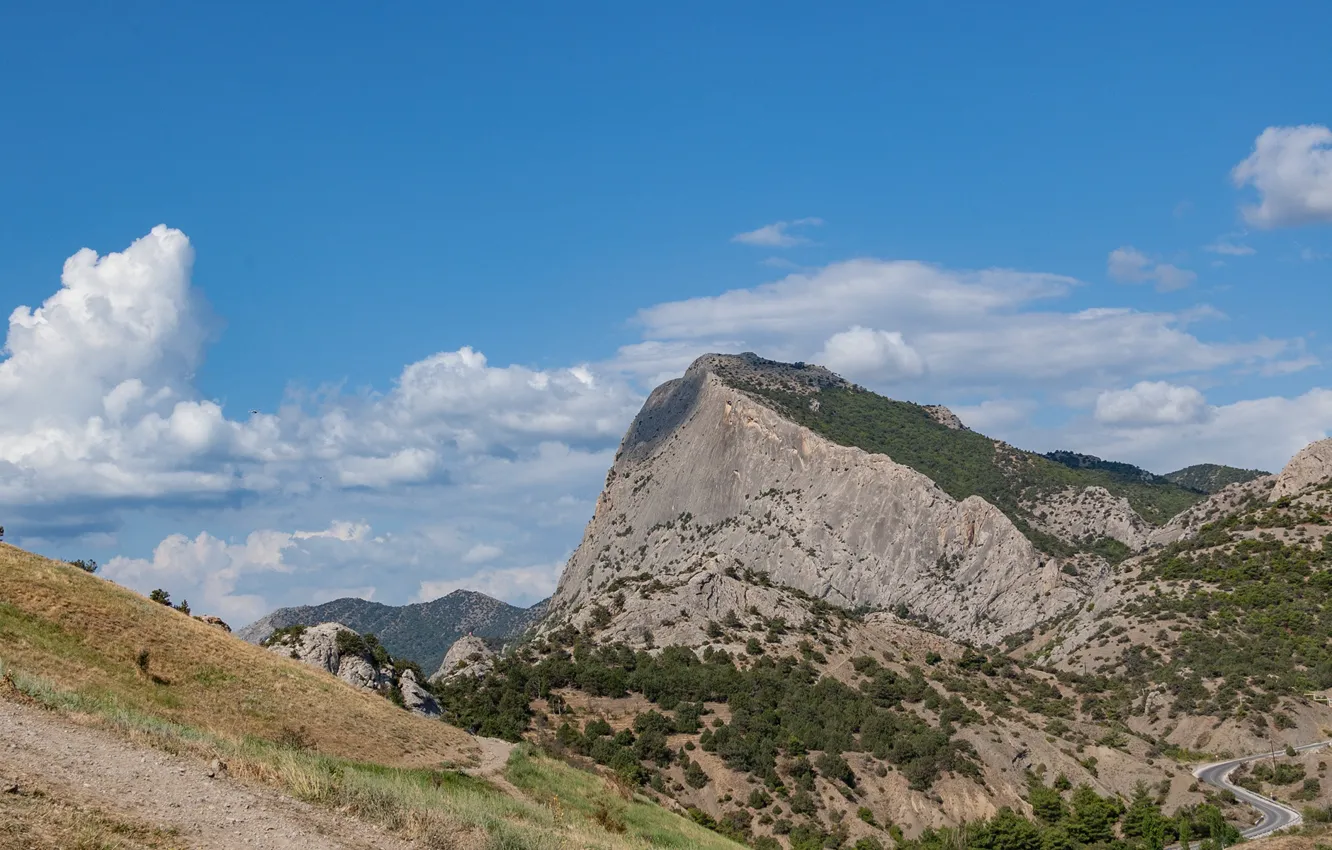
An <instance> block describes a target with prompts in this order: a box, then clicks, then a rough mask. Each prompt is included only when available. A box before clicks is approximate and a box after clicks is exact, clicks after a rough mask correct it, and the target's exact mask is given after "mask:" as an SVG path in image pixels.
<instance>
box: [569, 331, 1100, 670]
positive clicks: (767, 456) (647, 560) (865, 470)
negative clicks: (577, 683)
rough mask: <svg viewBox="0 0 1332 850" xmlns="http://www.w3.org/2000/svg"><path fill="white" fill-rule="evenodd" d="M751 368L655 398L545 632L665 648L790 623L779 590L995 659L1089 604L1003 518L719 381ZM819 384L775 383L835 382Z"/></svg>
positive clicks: (701, 370)
mask: <svg viewBox="0 0 1332 850" xmlns="http://www.w3.org/2000/svg"><path fill="white" fill-rule="evenodd" d="M744 367H745V361H744V358H743V356H741V357H738V358H737V357H726V356H721V355H708V356H706V357H704V358H700V359H699V360H698V361H696V362H695V363H694V365H693V366H691V367H690V369H689V370H688V372H686V374H685V376H684V377H683V378H681V379H678V380H674V381H670V382H668V383H666V384H664V385H662V386H661V387H658V388H657V389H656V390H655V391H654V392H653V393H652V394H651V396H650V397H649V398H648V400H647V402H646V404H645V405H644V406H643V409H642V411H641V412H640V413H639V415H638V417H637V418H636V419H635V420H634V423H633V424H632V425H631V426H630V429H629V432H628V433H627V435H626V436H625V438H624V441H623V443H622V445H621V449H620V452H619V454H618V455H617V458H616V461H615V464H614V466H613V467H612V468H611V470H610V473H609V475H608V477H607V481H606V487H605V489H604V490H603V492H602V494H601V497H600V498H599V499H598V502H597V508H596V513H595V515H594V516H593V518H592V521H591V523H589V525H588V527H587V530H586V532H585V534H584V537H583V541H582V544H581V545H580V546H579V548H578V550H577V551H576V552H575V553H574V555H573V557H572V558H571V559H570V561H569V564H568V565H567V567H566V568H565V572H564V574H563V576H562V577H561V580H560V584H559V588H558V589H557V591H556V593H555V596H554V597H553V598H552V600H551V604H550V611H551V614H550V616H549V617H548V618H547V621H546V625H545V628H552V627H554V626H555V625H557V624H559V623H561V622H566V621H568V622H574V623H575V624H579V625H581V624H584V623H586V622H587V621H588V619H589V618H598V619H599V620H601V621H603V622H601V623H599V624H598V625H599V626H600V627H602V628H603V629H604V630H605V631H608V632H611V633H623V634H622V637H623V638H624V639H629V640H631V641H632V640H633V639H634V638H635V637H636V636H635V634H634V633H633V630H634V629H637V630H639V631H641V630H642V629H648V630H651V631H653V632H654V634H656V637H657V639H658V642H659V643H662V644H665V643H666V642H668V641H667V640H665V639H663V638H664V636H663V635H662V634H660V633H657V631H656V630H657V629H658V628H661V627H665V628H673V627H677V626H678V624H679V623H680V622H681V621H689V622H692V623H695V624H697V623H699V622H700V621H703V622H706V620H707V619H709V618H713V619H720V618H721V617H723V616H725V615H726V614H727V612H728V611H735V612H736V613H743V612H744V611H745V610H748V609H749V608H750V607H751V606H752V607H753V608H755V609H757V610H758V611H759V613H762V614H763V616H765V617H771V616H775V614H774V613H771V612H775V611H779V610H781V609H782V608H783V607H786V608H792V607H793V605H794V603H793V602H792V600H791V599H790V598H789V595H788V596H783V594H782V592H781V588H782V587H783V586H785V587H790V588H795V589H796V590H798V591H800V592H802V593H803V594H807V595H808V596H811V597H815V598H818V599H824V600H826V601H828V602H831V603H834V604H836V605H839V606H843V607H846V608H853V609H854V608H860V607H870V608H877V609H883V610H887V611H897V612H898V613H907V614H910V615H911V616H912V617H915V618H920V619H928V620H929V621H931V622H933V623H935V624H936V625H937V626H938V627H939V628H940V629H941V630H942V631H943V632H944V633H945V634H948V635H950V636H952V637H956V638H960V639H965V640H969V641H977V642H993V641H997V640H999V639H1001V638H1003V637H1004V636H1006V635H1009V634H1013V633H1016V632H1020V631H1022V630H1024V629H1026V628H1028V627H1030V626H1032V625H1035V624H1036V623H1039V622H1041V621H1044V620H1047V619H1049V618H1051V617H1053V616H1055V615H1057V614H1059V613H1060V612H1061V611H1063V610H1065V609H1067V608H1069V607H1070V606H1072V605H1075V604H1080V602H1081V601H1082V598H1083V595H1084V593H1085V591H1084V590H1083V589H1082V587H1081V586H1079V585H1078V584H1076V583H1075V580H1074V579H1072V578H1070V577H1069V576H1066V575H1064V574H1063V573H1061V571H1060V569H1059V567H1060V564H1059V563H1057V562H1056V561H1055V560H1054V559H1052V558H1049V557H1046V556H1043V555H1041V554H1040V553H1038V552H1037V551H1036V550H1035V549H1034V548H1033V546H1032V545H1031V543H1030V542H1029V541H1028V540H1027V539H1026V537H1024V536H1023V535H1022V533H1021V532H1020V531H1019V530H1018V529H1017V528H1016V527H1015V526H1014V525H1013V523H1012V522H1011V521H1010V520H1009V519H1008V518H1007V517H1006V516H1005V515H1004V514H1003V513H1002V512H1001V511H999V510H998V509H997V508H995V507H994V506H993V505H991V504H989V503H988V502H986V501H985V500H984V499H982V498H980V497H977V496H972V497H968V498H966V499H963V500H962V501H960V502H959V501H955V500H954V499H952V498H951V497H949V496H948V495H947V494H946V493H944V492H943V491H942V490H940V489H939V488H938V487H937V486H935V484H934V483H933V482H932V481H930V480H929V479H928V478H927V477H925V476H924V475H921V474H920V473H918V472H916V471H914V470H912V469H910V468H908V467H906V466H902V465H900V464H897V463H894V462H893V460H892V459H891V458H889V457H887V456H885V455H880V454H868V453H866V452H864V451H862V450H860V449H857V448H850V447H845V446H839V445H836V444H834V443H832V442H829V441H828V440H825V439H823V438H821V437H819V436H818V435H816V434H815V433H813V432H812V431H810V430H808V429H806V428H804V427H802V426H799V425H796V424H794V423H793V422H791V421H789V420H787V419H785V418H784V417H782V416H780V415H779V414H778V413H776V412H775V411H774V410H772V409H771V408H769V407H767V406H766V405H764V404H762V403H760V402H759V401H757V400H755V399H754V398H753V397H751V396H750V395H748V394H746V393H745V392H742V391H740V390H738V389H735V388H734V387H733V385H732V384H733V383H734V380H732V381H731V383H728V381H727V380H724V379H723V377H722V376H727V375H729V376H732V377H733V375H734V373H735V372H736V371H737V370H743V369H744ZM787 368H789V367H787ZM796 368H797V369H798V368H799V364H797V367H796ZM825 371H826V370H811V369H806V370H805V371H803V372H796V373H795V374H793V375H778V376H777V379H780V380H785V381H787V384H788V386H789V387H798V386H800V385H801V382H806V385H808V383H809V382H815V383H817V382H819V381H820V380H823V381H838V382H840V381H841V379H840V378H837V377H836V376H834V375H832V373H826V375H825V374H824V372H825ZM767 377H772V376H767ZM752 383H754V382H753V381H751V384H752ZM813 401H814V399H811V402H813ZM761 577H762V578H761ZM756 579H757V580H756ZM765 583H766V584H768V585H770V586H764V585H765ZM794 607H795V608H798V607H799V606H798V605H797V606H794ZM736 609H739V610H736ZM784 616H785V615H784ZM790 617H791V618H794V619H797V620H798V619H800V613H799V611H798V610H792V611H790ZM788 619H790V618H788ZM631 623H632V625H633V629H628V626H629V624H631ZM627 629H628V630H627ZM626 630H627V633H626Z"/></svg>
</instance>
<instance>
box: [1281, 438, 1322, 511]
mask: <svg viewBox="0 0 1332 850" xmlns="http://www.w3.org/2000/svg"><path fill="white" fill-rule="evenodd" d="M1327 481H1332V439H1327V440H1319V441H1318V442H1316V443H1310V444H1309V445H1307V446H1305V447H1304V448H1303V449H1301V450H1300V451H1299V453H1297V454H1296V455H1295V457H1293V458H1291V459H1290V462H1289V463H1287V464H1286V466H1285V468H1284V469H1282V470H1281V473H1280V474H1279V475H1277V477H1276V485H1275V486H1273V487H1272V492H1271V494H1270V495H1269V496H1268V499H1269V500H1270V501H1273V502H1275V501H1276V500H1278V499H1281V498H1284V497H1286V496H1294V495H1296V494H1297V493H1300V492H1301V491H1303V490H1307V489H1309V488H1310V487H1316V486H1317V485H1319V484H1323V483H1325V482H1327Z"/></svg>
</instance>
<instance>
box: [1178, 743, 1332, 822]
mask: <svg viewBox="0 0 1332 850" xmlns="http://www.w3.org/2000/svg"><path fill="white" fill-rule="evenodd" d="M1329 745H1332V741H1319V742H1318V743H1316V744H1305V745H1304V746H1302V747H1296V748H1295V750H1296V752H1301V753H1307V752H1309V751H1310V750H1316V749H1319V748H1320V747H1326V746H1329ZM1284 754H1285V749H1284V748H1283V749H1280V750H1273V751H1272V752H1270V753H1259V754H1258V755H1256V756H1244V757H1243V758H1237V759H1230V760H1229V761H1218V762H1213V763H1212V764H1204V765H1201V766H1199V767H1197V768H1195V769H1194V771H1193V775H1194V776H1196V777H1198V779H1200V780H1202V781H1203V782H1206V783H1207V784H1208V785H1211V786H1213V787H1215V788H1222V789H1224V790H1226V791H1229V792H1231V793H1232V794H1234V795H1235V796H1236V797H1238V798H1239V799H1241V800H1243V801H1244V802H1246V803H1248V804H1249V805H1250V806H1253V807H1254V808H1255V809H1257V810H1258V813H1259V814H1261V815H1262V816H1263V817H1262V819H1261V820H1259V821H1258V823H1256V824H1254V825H1253V826H1251V827H1249V828H1248V829H1246V830H1243V831H1242V834H1243V835H1244V837H1245V838H1260V837H1262V836H1264V835H1267V834H1269V833H1272V832H1276V831H1277V830H1278V829H1285V828H1286V827H1288V826H1296V825H1298V824H1299V823H1301V821H1302V820H1303V818H1301V817H1300V813H1299V812H1297V811H1295V810H1294V809H1292V808H1291V807H1290V806H1286V805H1283V804H1281V803H1278V802H1277V801H1276V800H1269V799H1268V798H1267V797H1264V796H1263V795H1261V794H1255V793H1253V792H1252V791H1250V790H1248V789H1246V788H1241V787H1239V786H1238V785H1232V784H1231V782H1230V774H1231V773H1232V772H1234V770H1235V768H1237V767H1239V766H1240V765H1242V764H1248V763H1249V762H1254V761H1258V760H1260V759H1265V758H1271V757H1272V756H1279V755H1284Z"/></svg>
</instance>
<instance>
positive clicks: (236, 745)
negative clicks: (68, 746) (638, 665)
mask: <svg viewBox="0 0 1332 850" xmlns="http://www.w3.org/2000/svg"><path fill="white" fill-rule="evenodd" d="M144 653H146V663H142V664H141V663H140V660H141V659H145V655H144ZM5 698H11V699H12V698H19V699H25V700H30V701H35V702H38V703H40V704H43V705H45V706H47V707H49V708H52V709H55V710H59V711H62V712H64V713H66V714H67V715H69V716H70V717H71V718H76V719H78V720H79V721H80V722H85V723H91V724H94V725H99V726H102V727H104V728H109V729H112V730H114V731H116V732H117V733H119V734H122V735H124V736H126V737H129V738H131V739H132V740H136V741H139V742H141V743H144V744H148V745H152V746H157V747H160V748H164V749H168V750H170V751H172V752H177V753H182V754H186V755H191V756H197V757H198V758H200V759H202V760H208V759H211V758H213V757H216V756H221V757H223V758H224V759H225V760H226V761H227V762H228V764H229V765H230V766H231V770H232V773H233V774H234V775H236V776H238V777H242V778H246V779H250V780H256V781H261V782H265V783H268V784H271V785H274V786H276V787H278V788H281V789H282V790H284V791H286V792H287V793H289V794H292V795H294V796H296V797H299V798H301V799H304V800H307V801H309V802H312V803H317V804H322V805H327V806H330V807H333V808H335V809H338V810H339V811H342V812H345V813H348V814H351V815H353V816H356V817H360V818H363V819H365V820H367V821H371V822H375V823H379V824H381V825H383V826H385V827H388V828H390V829H392V830H394V831H395V832H397V833H399V834H401V835H403V836H404V837H406V838H411V839H414V840H417V841H419V842H421V844H422V846H427V847H441V848H443V847H450V848H452V847H477V848H485V850H501V848H502V850H529V848H530V850H546V848H550V850H556V848H584V847H603V848H607V850H617V849H618V848H634V850H639V849H640V848H642V850H646V848H648V847H676V848H700V850H728V848H729V850H733V848H735V847H736V846H737V845H736V844H734V843H733V842H731V841H728V840H726V839H725V838H723V837H721V836H719V835H717V834H716V833H714V832H711V831H709V830H707V829H705V828H703V827H701V826H699V825H698V824H695V823H692V822H691V821H689V820H687V819H685V818H682V817H680V816H679V815H676V814H673V813H671V812H669V811H667V810H666V809H663V808H661V807H660V806H658V805H655V804H654V803H653V802H652V801H651V800H649V799H647V798H646V797H644V796H642V795H634V794H631V793H630V794H621V793H620V790H619V787H618V786H617V785H616V784H615V783H608V781H607V780H605V779H602V778H600V777H598V776H593V775H590V774H587V773H583V772H581V771H578V770H576V769H575V768H573V767H570V766H568V765H565V764H562V763H560V762H557V761H554V760H551V759H548V758H544V757H541V756H538V755H537V754H535V753H532V752H529V751H526V750H521V749H520V750H517V751H515V752H514V754H513V755H512V756H511V757H510V759H509V761H508V763H507V764H503V763H500V764H497V765H495V766H493V771H494V776H495V777H496V782H497V783H498V785H497V784H494V783H492V782H489V781H486V780H484V779H475V778H472V777H470V776H466V775H464V774H462V773H459V772H457V771H456V770H455V768H457V767H459V766H464V767H465V766H469V765H474V764H477V762H478V760H479V758H480V756H481V755H482V753H481V751H480V748H479V747H478V746H477V742H476V740H475V739H473V738H471V737H470V736H468V735H467V734H466V733H464V732H463V731H461V730H460V729H457V728H454V727H452V726H449V725H447V724H445V723H442V722H439V721H437V720H429V719H425V718H421V717H417V716H415V715H412V714H410V713H408V712H406V711H403V710H402V709H400V708H397V707H396V706H394V705H393V704H392V703H391V702H389V701H388V700H386V699H384V698H382V697H380V696H377V695H373V694H369V693H365V692H362V691H358V690H356V689H354V688H352V687H350V686H349V685H347V684H345V683H343V682H341V681H340V680H338V679H337V678H335V677H333V676H330V675H328V674H326V673H323V672H321V671H318V670H315V669H313V668H311V667H307V666H305V665H303V664H300V663H298V662H296V661H293V660H291V659H288V658H284V657H282V656H280V655H278V654H276V653H271V652H268V651H266V650H263V649H261V648H259V647H256V646H253V645H251V644H248V643H246V642H244V641H242V640H240V639H239V638H237V637H234V636H232V635H229V634H227V633H225V632H222V631H220V630H218V629H216V628H213V627H211V626H207V625H205V624H203V623H200V622H198V621H196V620H193V619H191V618H189V617H187V616H186V615H184V614H181V613H180V612H178V611H175V610H173V609H171V608H168V607H166V606H164V605H159V604H157V603H154V602H150V601H148V600H147V599H145V598H143V597H141V596H139V595H138V594H135V593H133V592H131V591H128V590H125V589H124V588H121V587H118V586H117V585H115V584H112V583H111V582H108V581H104V580H102V579H100V578H98V577H96V576H94V575H89V574H87V573H85V572H83V571H81V570H79V569H77V568H74V567H71V566H69V565H67V564H62V563H59V562H56V561H51V560H48V559H45V558H41V557H39V556H36V555H33V554H30V553H28V552H24V551H22V550H20V549H16V548H14V547H12V546H8V545H4V544H0V699H5ZM501 762H502V760H501ZM502 788H505V789H508V790H509V793H505V792H504V791H503V790H501V789H502ZM35 816H36V815H33V817H35ZM20 820H22V819H20ZM27 820H28V821H31V820H32V818H27ZM25 825H26V822H25ZM151 838H153V836H147V837H145V838H144V840H143V841H142V842H141V844H142V845H143V846H154V845H153V844H152V843H151V841H150V840H149V839H151ZM131 846H132V845H131Z"/></svg>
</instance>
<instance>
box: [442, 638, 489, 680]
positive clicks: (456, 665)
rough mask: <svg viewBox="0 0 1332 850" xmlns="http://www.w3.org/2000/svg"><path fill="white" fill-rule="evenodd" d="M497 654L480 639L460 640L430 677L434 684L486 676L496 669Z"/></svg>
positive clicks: (450, 648)
mask: <svg viewBox="0 0 1332 850" xmlns="http://www.w3.org/2000/svg"><path fill="white" fill-rule="evenodd" d="M495 657H496V653H495V651H494V650H493V649H491V648H490V647H489V646H487V645H486V642H485V641H483V640H482V639H481V638H479V637H473V636H472V635H468V636H467V637H464V638H459V639H458V640H457V641H455V642H454V644H453V646H451V647H449V651H448V652H446V653H445V654H444V662H443V663H442V664H440V665H439V670H437V671H436V672H435V675H433V676H431V677H430V681H432V682H440V681H444V682H447V681H449V680H451V679H456V678H458V677H460V676H476V677H480V676H484V675H486V674H487V673H489V672H490V671H491V670H493V669H494V668H495Z"/></svg>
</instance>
